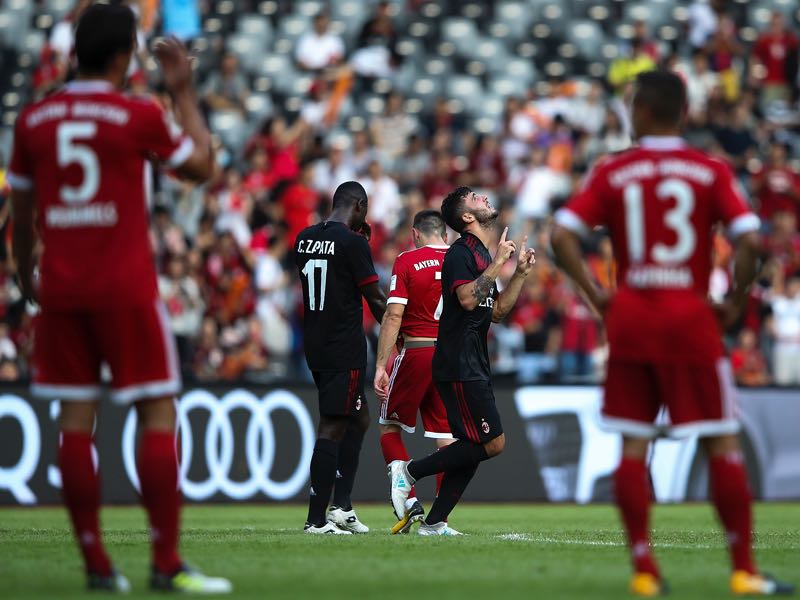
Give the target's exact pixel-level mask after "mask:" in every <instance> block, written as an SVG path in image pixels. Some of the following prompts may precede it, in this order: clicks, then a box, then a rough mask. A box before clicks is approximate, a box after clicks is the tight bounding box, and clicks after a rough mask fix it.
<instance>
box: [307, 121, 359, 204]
mask: <svg viewBox="0 0 800 600" xmlns="http://www.w3.org/2000/svg"><path fill="white" fill-rule="evenodd" d="M349 145H350V140H349V139H348V138H346V137H342V136H339V137H336V138H334V139H332V140H331V141H330V143H329V147H328V154H327V157H326V158H321V159H320V160H318V161H317V163H316V165H315V167H314V189H316V190H317V191H318V192H320V193H321V194H324V195H325V196H326V197H327V198H333V192H335V191H336V188H337V187H339V185H341V184H342V183H344V182H345V181H353V180H354V179H355V178H356V172H355V170H354V169H353V167H352V165H351V164H350V163H349V162H347V160H346V159H347V156H346V155H345V151H346V150H347V149H348V147H349Z"/></svg>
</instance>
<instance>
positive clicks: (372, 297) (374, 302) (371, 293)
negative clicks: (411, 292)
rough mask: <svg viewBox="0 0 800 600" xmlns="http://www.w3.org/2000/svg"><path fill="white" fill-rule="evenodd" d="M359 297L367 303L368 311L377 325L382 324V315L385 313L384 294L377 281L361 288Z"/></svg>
mask: <svg viewBox="0 0 800 600" xmlns="http://www.w3.org/2000/svg"><path fill="white" fill-rule="evenodd" d="M361 295H362V296H364V300H366V301H367V306H369V311H370V312H371V313H372V316H373V317H375V320H376V321H378V323H382V322H383V315H384V313H385V312H386V294H384V293H383V290H382V289H381V286H380V285H379V284H378V282H377V281H374V282H372V283H368V284H366V285H362V286H361Z"/></svg>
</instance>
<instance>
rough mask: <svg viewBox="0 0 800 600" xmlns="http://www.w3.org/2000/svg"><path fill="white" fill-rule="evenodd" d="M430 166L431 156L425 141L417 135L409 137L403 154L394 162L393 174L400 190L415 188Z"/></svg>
mask: <svg viewBox="0 0 800 600" xmlns="http://www.w3.org/2000/svg"><path fill="white" fill-rule="evenodd" d="M430 165H431V154H430V152H429V151H428V147H427V145H426V143H425V139H424V138H423V137H422V136H421V135H418V134H416V133H415V134H413V135H411V137H409V140H408V147H407V148H406V151H405V153H404V154H403V155H402V156H400V158H398V159H397V160H396V161H395V164H394V167H393V169H392V170H393V172H394V174H395V177H397V181H398V183H399V184H400V187H401V189H404V188H408V187H412V186H416V185H418V184H419V182H420V181H421V180H422V177H423V175H424V174H425V173H426V171H428V169H429V168H430Z"/></svg>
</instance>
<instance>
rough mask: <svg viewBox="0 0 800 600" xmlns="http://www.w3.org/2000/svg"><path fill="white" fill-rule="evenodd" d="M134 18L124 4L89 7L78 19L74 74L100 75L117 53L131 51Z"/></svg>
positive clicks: (133, 36) (134, 36)
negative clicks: (75, 68)
mask: <svg viewBox="0 0 800 600" xmlns="http://www.w3.org/2000/svg"><path fill="white" fill-rule="evenodd" d="M135 40H136V18H135V17H134V15H133V11H132V10H131V9H130V8H129V7H128V6H125V5H124V4H93V5H92V6H90V7H89V8H87V9H86V10H85V11H83V13H82V14H81V16H80V19H78V27H77V29H76V30H75V55H76V56H77V57H78V70H79V71H80V72H81V73H86V74H90V75H101V74H103V73H105V72H106V70H108V67H109V66H110V65H111V61H113V60H114V58H116V57H117V55H119V54H121V53H126V54H127V53H129V52H131V51H133V49H134V44H135V43H136V41H135Z"/></svg>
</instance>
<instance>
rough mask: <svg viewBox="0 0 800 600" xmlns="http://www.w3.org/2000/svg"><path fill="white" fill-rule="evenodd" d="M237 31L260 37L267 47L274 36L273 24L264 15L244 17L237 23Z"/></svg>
mask: <svg viewBox="0 0 800 600" xmlns="http://www.w3.org/2000/svg"><path fill="white" fill-rule="evenodd" d="M236 31H238V32H239V33H242V34H245V35H250V36H254V37H260V38H262V39H263V40H264V43H265V44H267V45H268V44H269V43H270V42H271V41H272V38H273V36H274V31H273V28H272V22H271V21H270V20H269V18H268V17H266V16H263V15H242V16H241V17H239V20H238V21H237V22H236Z"/></svg>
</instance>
